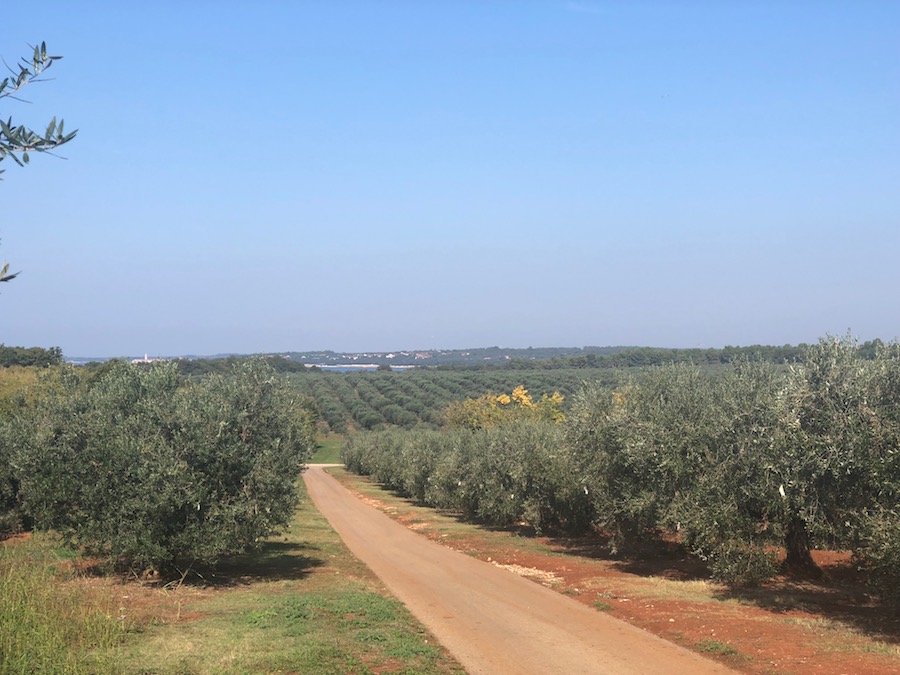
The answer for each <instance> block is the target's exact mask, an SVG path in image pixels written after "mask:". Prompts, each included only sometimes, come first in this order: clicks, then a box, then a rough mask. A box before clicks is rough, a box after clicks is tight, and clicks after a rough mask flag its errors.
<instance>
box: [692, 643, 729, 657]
mask: <svg viewBox="0 0 900 675" xmlns="http://www.w3.org/2000/svg"><path fill="white" fill-rule="evenodd" d="M696 647H697V650H698V651H701V652H703V653H705V654H717V655H719V656H735V655H736V654H737V653H738V651H737V650H736V649H735V648H734V647H732V646H731V645H730V644H728V643H726V642H721V641H719V640H700V641H699V642H698V643H697V644H696Z"/></svg>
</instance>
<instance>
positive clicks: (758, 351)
mask: <svg viewBox="0 0 900 675" xmlns="http://www.w3.org/2000/svg"><path fill="white" fill-rule="evenodd" d="M883 346H884V342H882V341H881V340H878V339H876V340H870V341H869V342H864V343H863V344H861V345H859V346H858V347H857V349H858V352H859V355H860V357H862V358H863V359H866V360H869V361H871V360H872V359H874V358H875V353H876V351H877V350H878V348H879V347H883ZM809 348H810V345H808V344H806V343H802V342H801V343H800V344H799V345H784V346H781V347H775V346H771V345H750V346H748V347H732V346H726V347H722V348H710V349H699V348H695V349H666V348H661V347H629V348H625V349H621V350H619V351H615V352H613V353H607V354H600V353H591V354H583V355H580V356H568V357H562V358H553V359H546V360H543V361H532V360H522V359H513V360H511V361H507V362H506V363H505V364H503V366H502V367H503V368H508V369H510V370H554V369H557V368H561V369H570V368H641V367H645V366H662V365H669V364H673V363H685V364H691V365H695V366H703V365H722V364H729V363H735V362H736V361H753V362H760V363H775V364H784V363H801V362H802V361H803V358H804V354H806V353H807V352H808V350H809ZM471 367H472V366H470V368H471ZM481 367H482V368H491V367H495V366H490V365H484V366H481ZM440 368H441V369H448V370H452V369H456V368H460V366H440Z"/></svg>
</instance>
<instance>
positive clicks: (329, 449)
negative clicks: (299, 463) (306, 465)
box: [310, 434, 346, 464]
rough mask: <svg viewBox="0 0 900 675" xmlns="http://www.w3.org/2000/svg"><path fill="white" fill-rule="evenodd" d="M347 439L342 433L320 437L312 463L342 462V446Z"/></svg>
mask: <svg viewBox="0 0 900 675" xmlns="http://www.w3.org/2000/svg"><path fill="white" fill-rule="evenodd" d="M345 441H346V439H345V438H344V437H343V436H341V435H340V434H328V435H327V436H325V437H323V438H320V439H319V442H318V444H317V445H316V451H315V452H314V453H313V456H312V459H311V460H310V464H341V448H342V447H344V442H345Z"/></svg>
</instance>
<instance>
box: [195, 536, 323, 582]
mask: <svg viewBox="0 0 900 675" xmlns="http://www.w3.org/2000/svg"><path fill="white" fill-rule="evenodd" d="M319 550H320V549H319V547H318V546H313V545H311V544H306V543H302V542H291V541H266V542H264V543H263V544H262V545H261V546H260V547H259V549H257V550H256V551H251V552H249V553H245V554H243V555H238V556H232V557H229V558H225V559H223V560H221V561H220V562H219V564H218V565H216V566H215V568H209V569H206V570H202V569H198V570H197V572H198V574H197V575H195V576H196V577H197V578H198V581H199V582H201V583H204V584H206V585H209V586H216V587H231V586H245V585H248V584H251V583H255V582H259V581H296V580H299V579H304V578H306V577H307V576H309V575H310V573H311V572H312V571H313V570H314V569H315V568H316V567H321V566H322V565H324V564H325V561H324V560H323V559H322V558H321V557H318V556H316V555H315V554H316V552H317V551H319Z"/></svg>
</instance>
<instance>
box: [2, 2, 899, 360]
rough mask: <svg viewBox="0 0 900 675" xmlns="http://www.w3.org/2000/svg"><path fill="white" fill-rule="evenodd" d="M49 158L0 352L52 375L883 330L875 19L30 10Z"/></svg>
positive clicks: (888, 181) (892, 306) (470, 6)
mask: <svg viewBox="0 0 900 675" xmlns="http://www.w3.org/2000/svg"><path fill="white" fill-rule="evenodd" d="M40 40H45V41H46V42H47V44H48V47H49V49H50V51H51V52H54V53H58V54H62V55H64V57H65V58H64V59H63V60H62V61H60V62H59V63H57V64H56V65H54V67H53V69H52V70H51V71H50V75H52V76H55V79H54V80H53V81H52V82H46V83H43V84H39V85H34V86H32V87H31V88H30V89H29V90H26V92H25V96H26V97H27V98H28V99H29V101H31V103H29V104H22V103H17V102H14V101H10V100H9V99H5V100H0V116H3V117H4V118H6V117H9V116H12V117H13V118H14V120H15V121H17V122H26V123H29V124H32V125H33V126H35V127H37V128H42V127H43V125H45V124H46V123H47V121H49V118H50V117H51V116H52V115H60V116H62V117H64V118H65V120H66V124H67V126H68V127H70V128H78V129H79V132H78V137H77V138H76V140H75V141H73V143H72V144H71V145H69V146H67V147H66V148H65V150H64V152H62V154H63V155H64V156H65V157H66V158H67V159H66V161H63V160H60V159H54V158H52V157H46V156H41V157H35V158H34V159H33V160H32V162H31V165H30V166H29V167H27V168H25V169H20V168H18V167H16V166H15V165H13V163H12V162H11V161H9V160H7V161H4V162H3V163H2V165H0V166H2V168H5V169H6V172H5V173H4V174H3V176H4V180H3V181H2V182H0V200H2V202H0V203H2V207H0V239H2V241H0V262H2V261H9V262H10V263H11V267H12V268H13V270H22V274H21V276H20V277H19V278H18V279H16V280H15V281H14V282H12V283H9V284H4V287H3V288H2V289H0V291H2V294H0V342H3V343H5V344H7V345H26V346H33V345H41V346H53V345H58V346H60V347H62V349H63V351H64V352H65V353H66V355H67V356H89V355H96V356H112V355H125V354H143V353H144V352H148V353H150V354H151V355H154V354H156V355H174V354H187V353H193V354H213V353H220V352H240V353H248V352H265V351H281V350H310V349H334V350H340V351H362V350H388V349H401V348H420V349H423V348H437V347H444V348H462V347H476V346H491V345H502V346H510V347H527V346H529V345H531V346H535V347H537V346H581V345H588V344H590V345H615V344H631V345H654V346H671V347H693V346H722V345H725V344H734V345H746V344H753V343H764V344H785V343H797V342H812V341H815V340H816V339H817V338H818V337H820V336H823V335H825V334H826V333H837V334H843V333H844V332H846V331H847V330H848V329H851V330H852V331H853V333H854V334H855V335H856V336H858V337H859V338H860V339H863V340H865V339H871V338H874V337H880V338H882V339H885V340H889V339H893V338H895V337H897V336H898V335H900V327H898V326H900V324H898V321H900V292H898V289H900V3H897V2H874V1H868V2H867V1H865V0H862V1H854V2H846V1H842V2H818V1H817V2H813V1H807V2H801V1H796V2H789V1H786V0H785V1H777V2H776V1H771V2H766V1H762V2H760V1H757V0H753V1H752V2H751V1H750V0H746V1H744V2H736V1H735V2H720V1H712V0H710V1H708V2H700V1H694V2H688V1H685V2H677V1H675V0H667V1H661V0H660V1H656V2H641V1H634V2H632V1H629V2H625V1H621V2H602V1H592V0H577V1H575V0H573V1H567V0H559V1H554V0H546V1H543V2H541V1H522V0H520V1H516V2H513V1H507V2H499V1H490V0H482V1H478V2H476V1H470V2H465V1H463V0H443V1H439V0H431V1H427V0H426V1H414V0H405V1H393V2H386V1H385V2H379V1H377V0H370V1H368V2H360V1H357V2H345V1H340V0H328V1H326V0H321V1H307V2H303V1H299V0H298V1H296V2H288V1H283V2H272V1H263V2H260V1H256V2H250V1H249V0H247V1H243V2H238V1H235V0H231V1H217V2H212V1H203V2H201V1H190V2H187V1H182V2H177V3H176V2H162V1H159V0H154V1H153V2H145V3H124V2H111V1H110V2H92V1H90V0H86V1H85V2H78V3H72V2H43V3H40V4H39V5H34V6H31V5H29V6H24V5H23V6H21V7H18V8H17V10H16V19H15V20H14V21H13V20H10V21H7V20H4V21H3V22H2V24H0V54H2V55H3V57H4V58H5V59H6V60H7V62H10V63H12V62H13V61H14V60H15V59H16V58H18V57H19V56H21V55H24V54H27V52H28V47H27V44H29V43H31V44H34V43H35V42H36V41H40Z"/></svg>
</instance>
